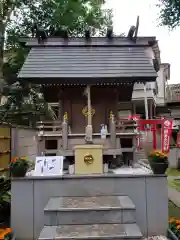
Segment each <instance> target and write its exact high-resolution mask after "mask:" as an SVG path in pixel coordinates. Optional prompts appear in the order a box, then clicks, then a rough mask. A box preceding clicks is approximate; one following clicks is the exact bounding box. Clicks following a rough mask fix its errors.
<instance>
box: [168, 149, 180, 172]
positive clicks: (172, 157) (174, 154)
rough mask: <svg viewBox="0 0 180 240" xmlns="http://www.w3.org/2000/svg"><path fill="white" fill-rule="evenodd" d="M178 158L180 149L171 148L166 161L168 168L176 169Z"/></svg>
mask: <svg viewBox="0 0 180 240" xmlns="http://www.w3.org/2000/svg"><path fill="white" fill-rule="evenodd" d="M179 158H180V149H179V148H173V149H171V150H170V152H169V155H168V159H169V167H170V168H178V159H179Z"/></svg>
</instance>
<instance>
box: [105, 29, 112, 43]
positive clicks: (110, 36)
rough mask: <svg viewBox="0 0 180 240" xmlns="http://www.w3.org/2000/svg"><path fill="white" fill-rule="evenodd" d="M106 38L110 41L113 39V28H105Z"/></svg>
mask: <svg viewBox="0 0 180 240" xmlns="http://www.w3.org/2000/svg"><path fill="white" fill-rule="evenodd" d="M106 37H107V38H108V39H109V40H111V39H112V38H113V27H109V28H107V33H106Z"/></svg>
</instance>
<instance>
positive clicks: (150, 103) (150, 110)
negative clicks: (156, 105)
mask: <svg viewBox="0 0 180 240" xmlns="http://www.w3.org/2000/svg"><path fill="white" fill-rule="evenodd" d="M148 105H149V118H150V119H152V118H153V100H152V99H150V100H148Z"/></svg>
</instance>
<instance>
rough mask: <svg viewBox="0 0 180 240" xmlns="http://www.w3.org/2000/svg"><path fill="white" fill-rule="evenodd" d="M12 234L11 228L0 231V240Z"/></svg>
mask: <svg viewBox="0 0 180 240" xmlns="http://www.w3.org/2000/svg"><path fill="white" fill-rule="evenodd" d="M10 232H12V230H11V228H4V229H0V239H4V236H5V235H6V234H8V233H10Z"/></svg>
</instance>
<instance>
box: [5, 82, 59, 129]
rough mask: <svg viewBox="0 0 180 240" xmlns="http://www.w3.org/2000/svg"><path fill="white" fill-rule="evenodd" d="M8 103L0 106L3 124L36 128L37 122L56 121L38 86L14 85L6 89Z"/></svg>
mask: <svg viewBox="0 0 180 240" xmlns="http://www.w3.org/2000/svg"><path fill="white" fill-rule="evenodd" d="M4 95H5V96H7V101H6V102H5V104H4V105H2V106H0V118H1V122H10V123H16V124H20V125H28V126H35V125H36V121H40V120H43V119H44V118H46V119H55V114H54V112H53V111H52V109H51V108H50V107H49V106H48V104H47V103H46V102H45V100H44V97H43V94H42V93H41V91H40V88H39V87H37V86H33V87H32V86H25V87H23V86H21V85H20V84H14V85H12V86H7V87H6V88H4Z"/></svg>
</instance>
